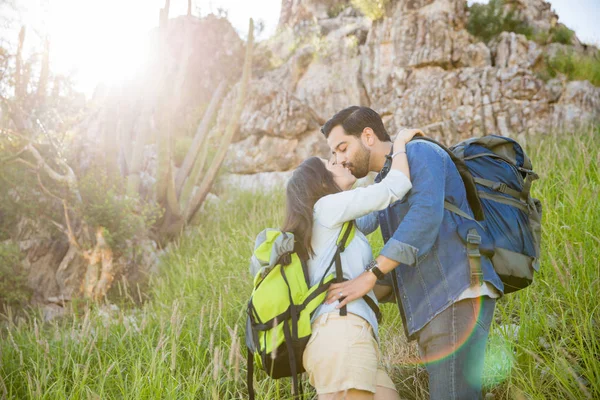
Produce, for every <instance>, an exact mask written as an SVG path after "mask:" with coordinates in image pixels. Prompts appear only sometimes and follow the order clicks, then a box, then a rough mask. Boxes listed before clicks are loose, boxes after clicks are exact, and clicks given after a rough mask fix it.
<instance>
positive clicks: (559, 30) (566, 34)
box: [550, 25, 575, 45]
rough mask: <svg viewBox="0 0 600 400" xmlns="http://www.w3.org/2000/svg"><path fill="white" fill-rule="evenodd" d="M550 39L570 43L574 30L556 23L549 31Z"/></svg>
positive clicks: (554, 41) (555, 41)
mask: <svg viewBox="0 0 600 400" xmlns="http://www.w3.org/2000/svg"><path fill="white" fill-rule="evenodd" d="M550 32H551V36H550V41H551V42H552V43H562V44H567V45H568V44H571V42H572V40H573V36H574V35H575V32H573V31H572V30H570V29H569V28H567V27H566V26H564V25H557V26H556V27H554V28H553V29H552V30H551V31H550Z"/></svg>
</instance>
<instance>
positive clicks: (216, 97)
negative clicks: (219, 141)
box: [175, 81, 226, 194]
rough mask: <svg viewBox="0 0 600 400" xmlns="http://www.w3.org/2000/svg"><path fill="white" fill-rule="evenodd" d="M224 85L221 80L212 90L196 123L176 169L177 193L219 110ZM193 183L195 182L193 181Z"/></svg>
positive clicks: (180, 189)
mask: <svg viewBox="0 0 600 400" xmlns="http://www.w3.org/2000/svg"><path fill="white" fill-rule="evenodd" d="M225 86H226V85H225V82H224V81H223V82H221V83H220V84H219V86H218V87H217V90H216V91H215V92H214V94H213V96H212V98H211V100H210V104H209V105H208V108H207V109H206V111H205V112H204V115H203V116H202V121H201V122H200V125H198V129H196V134H195V135H194V140H193V141H192V145H191V146H190V149H189V150H188V152H187V154H186V155H185V159H184V160H183V163H182V164H181V167H180V168H179V170H178V171H177V178H176V179H175V186H176V188H177V193H178V194H180V193H181V191H182V189H183V185H184V183H185V181H186V178H188V177H189V176H190V172H191V170H192V168H193V166H194V164H195V161H196V160H197V159H198V158H199V152H200V149H202V148H203V146H204V144H205V141H206V138H207V137H208V130H209V128H210V123H211V121H212V120H213V118H214V115H215V114H216V113H217V111H218V110H219V104H220V103H221V99H222V98H223V96H224V94H225ZM188 180H189V178H188ZM194 184H196V183H195V182H194Z"/></svg>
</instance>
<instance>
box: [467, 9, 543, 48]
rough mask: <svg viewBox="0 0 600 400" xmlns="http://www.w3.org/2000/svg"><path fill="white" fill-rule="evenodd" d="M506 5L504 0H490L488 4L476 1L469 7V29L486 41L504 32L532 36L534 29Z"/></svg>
mask: <svg viewBox="0 0 600 400" xmlns="http://www.w3.org/2000/svg"><path fill="white" fill-rule="evenodd" d="M504 5H505V3H504V0H490V1H489V2H488V3H487V4H480V3H474V4H473V5H472V6H471V7H470V8H469V20H468V22H467V30H468V31H469V32H470V33H471V34H472V35H473V36H475V37H478V38H480V39H481V40H483V41H484V42H485V43H488V42H489V41H490V40H492V39H493V38H495V37H496V36H498V35H500V34H501V33H502V32H515V33H520V34H523V35H525V36H527V37H531V35H533V29H532V28H531V27H530V26H529V25H528V24H527V23H526V22H525V21H522V20H520V19H519V18H517V16H516V14H515V12H514V10H509V11H506V10H505V7H504Z"/></svg>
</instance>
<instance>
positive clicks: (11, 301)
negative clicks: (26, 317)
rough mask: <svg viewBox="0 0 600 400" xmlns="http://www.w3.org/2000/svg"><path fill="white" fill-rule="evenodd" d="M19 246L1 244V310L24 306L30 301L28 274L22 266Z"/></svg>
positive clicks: (6, 243) (7, 243) (8, 243)
mask: <svg viewBox="0 0 600 400" xmlns="http://www.w3.org/2000/svg"><path fill="white" fill-rule="evenodd" d="M21 258H22V257H21V252H20V251H19V246H17V245H16V244H14V243H11V242H4V243H0V309H1V308H3V307H4V306H11V307H14V306H18V307H20V306H23V305H25V304H27V302H28V301H29V297H30V296H31V290H30V289H29V288H28V287H27V274H26V273H25V271H24V269H23V267H22V266H21Z"/></svg>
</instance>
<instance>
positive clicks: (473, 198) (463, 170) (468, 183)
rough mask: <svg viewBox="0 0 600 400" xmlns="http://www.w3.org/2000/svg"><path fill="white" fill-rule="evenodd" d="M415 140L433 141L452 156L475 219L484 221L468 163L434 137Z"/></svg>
mask: <svg viewBox="0 0 600 400" xmlns="http://www.w3.org/2000/svg"><path fill="white" fill-rule="evenodd" d="M413 140H423V141H426V142H429V143H433V144H435V145H437V146H439V147H440V148H442V150H444V151H445V152H446V153H447V154H448V156H449V157H450V159H451V160H452V162H453V163H454V165H455V166H456V169H457V170H458V173H459V174H460V177H461V178H462V181H463V184H464V185H465V191H466V193H467V201H468V202H469V206H470V207H471V211H473V215H474V216H475V219H476V220H477V221H483V219H484V214H483V206H482V205H481V201H480V200H479V195H478V194H477V187H476V186H475V181H474V179H473V175H471V173H470V172H469V169H468V168H467V165H466V164H465V162H464V161H463V160H462V159H460V158H459V157H457V156H456V154H454V153H453V152H452V150H450V149H449V148H447V147H446V146H444V145H443V144H441V143H440V142H438V141H437V140H433V139H430V138H427V137H416V138H415V139H413Z"/></svg>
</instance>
